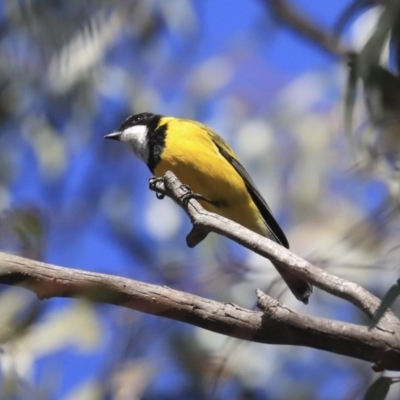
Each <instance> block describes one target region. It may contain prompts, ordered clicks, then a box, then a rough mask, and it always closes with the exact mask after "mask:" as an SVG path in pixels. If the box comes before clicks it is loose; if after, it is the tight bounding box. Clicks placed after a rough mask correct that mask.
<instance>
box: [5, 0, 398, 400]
mask: <svg viewBox="0 0 400 400" xmlns="http://www.w3.org/2000/svg"><path fill="white" fill-rule="evenodd" d="M272 3H274V1H272V2H271V4H272ZM350 3H351V2H350V1H349V0H336V1H330V2H328V1H323V2H316V1H313V0H293V1H292V2H291V3H290V4H289V5H290V7H291V9H293V10H294V11H295V12H297V13H300V14H302V15H304V16H305V17H306V18H308V19H309V20H310V21H311V22H313V23H314V22H315V23H316V24H317V25H318V26H319V27H321V29H323V30H325V31H326V32H329V33H330V34H332V32H333V31H334V30H335V27H336V28H338V29H336V31H338V32H337V35H339V36H340V39H338V40H340V41H342V42H343V43H346V46H348V47H349V48H352V49H362V48H363V46H364V45H365V43H367V41H368V37H369V36H368V35H370V34H371V32H373V29H374V28H375V27H376V24H377V21H378V18H379V15H380V14H379V13H380V10H381V9H379V8H375V7H372V8H365V9H364V8H362V7H359V8H357V7H356V8H355V12H353V13H352V12H350V11H351V10H350V11H349V12H348V15H347V17H349V18H347V17H346V15H345V16H344V17H343V13H345V11H346V9H347V7H348V6H349V5H350ZM354 3H360V2H354ZM361 3H363V2H361ZM365 3H374V2H365ZM377 3H384V2H378V1H377ZM275 11H276V10H274V9H273V8H271V7H270V4H269V2H268V1H256V0H234V1H213V0H202V1H186V0H168V1H165V0H154V1H150V0H136V1H135V0H124V1H122V0H121V1H114V2H107V1H100V0H92V1H86V2H80V1H72V0H71V1H61V0H58V1H54V0H53V1H46V0H41V1H32V0H24V1H15V0H3V1H2V2H1V4H0V126H1V129H0V227H1V229H0V249H1V250H2V251H5V252H9V253H14V254H19V255H22V256H25V257H30V258H34V259H38V260H43V261H46V262H49V263H54V264H58V265H61V266H66V267H73V268H78V269H83V270H89V271H96V272H103V273H108V274H115V275H121V276H125V277H129V278H133V279H138V280H142V281H145V282H151V283H155V284H161V285H168V286H170V287H173V288H176V289H179V290H183V291H187V292H190V293H194V294H198V295H201V296H205V297H209V298H211V299H215V300H219V301H223V302H234V303H236V304H239V305H240V306H243V307H249V308H251V307H254V303H255V294H254V290H255V289H256V288H260V289H262V290H264V291H267V292H268V293H270V294H271V296H274V297H276V298H279V299H281V300H282V301H284V302H286V303H287V304H289V305H290V306H292V307H295V308H296V309H298V310H301V311H303V312H306V313H309V314H311V315H318V316H323V317H326V318H335V319H339V320H342V321H350V322H354V323H365V324H366V323H367V320H366V319H365V318H364V316H363V315H361V313H360V312H359V311H357V310H356V309H355V308H354V307H352V306H351V305H349V304H347V303H346V302H344V301H341V300H339V299H337V298H334V297H332V296H330V295H328V294H326V293H322V292H320V291H319V290H318V289H316V290H315V293H314V294H313V296H312V298H311V301H310V304H309V305H308V306H303V305H302V304H300V303H299V302H297V301H296V300H295V299H294V298H293V296H292V295H291V294H290V293H288V292H287V290H285V286H284V285H283V283H282V282H281V281H280V280H279V279H277V274H276V272H275V270H274V269H273V268H272V266H271V264H270V263H269V261H267V260H265V259H261V258H260V257H258V256H256V255H254V254H252V253H251V252H248V251H246V250H244V249H242V248H240V247H239V246H237V245H235V244H233V243H231V242H229V241H227V240H225V239H223V238H220V237H218V236H216V235H210V236H209V237H208V238H207V240H205V241H204V242H203V243H201V244H200V245H199V246H198V247H197V248H196V249H188V248H187V247H186V244H185V235H186V234H187V233H188V232H189V230H190V224H189V222H188V220H187V217H186V216H185V214H184V213H183V212H182V211H181V210H180V209H179V208H178V207H177V206H176V205H174V204H173V202H172V201H170V200H169V199H165V200H163V201H159V200H158V199H157V198H156V196H155V194H154V193H153V192H150V191H149V190H148V185H147V182H148V178H149V177H150V172H149V171H148V169H147V167H146V166H145V165H143V164H141V163H140V162H139V161H138V160H136V159H135V158H134V156H133V155H131V154H130V153H129V152H128V151H127V150H126V149H125V148H124V146H122V145H121V144H119V143H117V142H111V141H105V140H103V136H104V135H105V134H107V133H110V132H112V131H113V130H114V129H116V128H117V127H118V126H119V124H120V123H121V121H122V120H123V119H125V118H126V117H127V116H128V115H129V114H131V113H138V112H143V111H151V112H155V113H161V114H166V115H173V116H177V117H183V118H191V119H196V120H199V121H201V122H203V123H205V124H207V125H209V126H211V127H212V128H213V129H214V130H215V131H217V132H218V133H219V134H220V135H221V136H223V137H224V138H225V139H226V140H227V141H228V142H229V144H230V145H231V146H232V147H233V149H234V150H235V151H236V152H237V154H238V155H239V158H240V159H241V161H242V163H243V164H244V165H245V166H246V168H247V169H248V170H249V172H250V174H251V175H252V176H253V178H254V180H255V182H256V183H257V185H258V187H259V188H260V190H261V192H262V193H263V195H264V196H265V198H266V200H267V202H268V203H269V205H270V207H271V208H272V210H273V213H274V215H275V216H276V218H277V219H278V221H279V222H280V224H281V225H282V227H283V228H284V231H285V232H286V234H287V237H288V239H289V242H290V244H291V249H292V250H293V251H294V252H295V253H297V254H299V255H300V256H302V257H306V258H307V259H308V260H310V261H312V262H314V263H315V264H316V265H319V266H321V267H322V268H325V269H327V270H329V271H330V272H332V273H334V274H337V275H339V276H341V277H343V278H346V279H349V280H353V281H355V282H357V283H359V284H361V285H363V286H365V287H367V288H368V289H369V290H371V291H372V292H373V293H375V294H377V295H379V296H382V295H383V294H384V293H385V292H386V291H387V289H388V288H389V287H390V285H391V284H392V283H393V282H394V281H395V280H396V279H397V278H398V272H397V270H396V268H397V265H396V263H397V261H398V258H399V248H398V235H399V229H400V224H399V220H398V214H397V211H396V201H395V200H396V198H398V190H399V189H398V179H397V178H398V168H397V164H396V161H397V159H396V156H397V152H396V149H397V148H398V147H396V145H398V144H397V140H396V136H394V139H393V138H392V142H390V143H389V144H388V141H386V142H385V141H384V140H382V141H381V142H379V139H381V138H382V136H379V134H378V133H377V131H378V127H377V126H375V128H374V127H373V128H374V129H371V125H372V124H370V123H369V122H368V121H369V120H370V115H369V114H368V112H367V108H366V107H365V106H364V98H365V93H367V85H366V90H365V93H363V92H362V91H360V92H359V93H358V95H357V96H356V97H352V92H351V90H350V93H349V90H347V93H348V96H347V99H348V101H347V106H346V110H348V111H349V110H350V111H352V118H351V119H352V130H351V132H350V134H349V132H348V134H347V135H346V133H345V124H344V120H345V117H344V115H345V113H344V104H343V99H344V97H345V92H346V88H347V89H349V85H351V84H352V83H355V81H354V79H353V80H352V79H348V78H347V75H348V68H349V67H348V66H347V65H346V61H345V60H344V59H340V57H337V55H336V56H335V55H334V54H332V53H329V51H324V50H323V49H322V47H321V46H319V45H318V44H316V43H313V42H312V41H310V40H307V39H305V38H304V37H302V35H300V34H299V32H297V31H296V30H293V29H291V28H290V27H289V26H288V25H286V24H281V23H279V21H278V20H277V19H276V18H275ZM353 11H354V10H353ZM345 14H346V13H345ZM350 16H351V18H350ZM341 18H342V22H345V23H343V24H341V23H340V20H341ZM338 21H339V22H338ZM338 24H339V25H340V26H339V25H338ZM339 31H340V32H339ZM332 36H333V37H334V35H333V34H332ZM382 58H385V56H384V55H383V56H382ZM350 69H351V66H350ZM350 75H351V74H350ZM362 78H365V76H362ZM361 81H362V79H361ZM364 83H365V80H364ZM353 87H354V85H353ZM350 89H351V88H350ZM374 93H375V92H374ZM367 94H368V93H367ZM349 99H350V100H349ZM352 99H353V100H354V101H353V102H352ZM372 103H373V102H372ZM373 104H375V103H373ZM348 114H349V113H348ZM380 128H382V126H380ZM378 145H380V146H382V148H383V150H382V151H376V149H377V148H378V147H377V146H378ZM385 146H386V147H385ZM385 149H386V150H388V149H389V150H390V151H389V150H388V151H385ZM0 315H1V316H2V318H1V320H2V322H1V327H0V338H1V340H2V343H3V344H2V353H1V355H0V369H1V374H0V378H1V379H0V398H2V399H8V398H9V399H63V400H69V399H74V400H75V399H84V400H86V399H89V400H91V399H117V400H125V399H208V398H213V399H274V400H275V399H277V400H279V399H282V400H283V399H295V400H296V399H299V400H300V399H324V400H329V399H332V400H340V399H343V400H345V399H346V400H347V399H349V400H350V399H357V398H361V397H360V396H362V394H363V393H364V392H365V390H366V388H367V387H368V385H369V384H370V382H371V381H373V380H374V379H375V378H376V376H374V374H373V373H372V371H371V369H370V365H368V364H367V363H365V362H361V361H357V360H352V359H349V358H346V357H342V356H336V355H332V354H328V353H324V352H320V351H316V350H310V349H306V348H294V347H288V346H269V345H260V344H254V343H247V342H243V341H236V340H233V339H229V338H226V337H224V336H221V335H218V334H214V333H211V332H208V331H205V330H202V329H198V328H195V327H192V326H188V325H184V324H182V323H178V322H175V321H170V320H167V319H161V318H157V317H154V316H148V315H145V314H142V313H139V312H134V311H132V310H126V309H123V308H120V307H113V306H108V305H91V304H88V303H86V302H84V301H79V300H65V299H51V300H48V301H45V302H39V301H38V300H36V299H35V297H34V296H33V295H32V294H31V293H29V292H27V291H25V290H23V289H15V288H12V289H10V288H9V287H2V289H1V292H0ZM390 394H391V396H392V398H393V399H395V398H398V396H399V392H398V388H397V387H395V386H393V388H392V389H391V392H390Z"/></svg>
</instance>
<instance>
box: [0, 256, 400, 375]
mask: <svg viewBox="0 0 400 400" xmlns="http://www.w3.org/2000/svg"><path fill="white" fill-rule="evenodd" d="M0 283H4V284H9V285H18V286H21V287H25V288H27V289H29V290H32V291H33V292H35V293H36V294H37V295H38V297H39V298H41V299H44V298H51V297H86V298H89V299H91V300H93V301H97V302H103V303H109V304H115V305H120V306H123V307H127V308H131V309H134V310H138V311H143V312H145V313H148V314H153V315H158V316H162V317H167V318H171V319H174V320H178V321H182V322H186V323H189V324H192V325H196V326H199V327H202V328H204V329H208V330H211V331H214V332H218V333H221V334H224V335H228V336H232V337H236V338H239V339H244V340H250V341H254V342H259V343H273V344H290V345H298V346H307V347H312V348H316V349H321V350H326V351H330V352H333V353H337V354H343V355H347V356H350V357H354V358H358V359H361V360H365V361H369V362H373V363H375V365H376V368H378V369H383V368H386V369H392V370H400V339H399V336H398V334H397V333H394V332H388V331H382V330H379V329H374V330H372V331H368V329H367V328H366V327H362V326H357V325H353V324H348V323H342V322H337V321H331V320H327V319H322V318H316V317H310V316H307V315H305V314H301V313H298V312H296V311H294V310H292V309H290V308H288V307H286V306H283V305H282V304H281V303H279V302H278V301H276V300H273V299H271V298H270V297H268V296H267V295H265V294H263V293H262V292H260V291H258V292H257V295H258V304H259V306H260V308H262V309H263V311H264V312H256V311H251V310H246V309H244V308H242V307H239V306H236V305H234V304H224V303H219V302H216V301H212V300H207V299H204V298H201V297H198V296H194V295H191V294H187V293H183V292H179V291H177V290H173V289H170V288H168V287H165V286H156V285H151V284H147V283H142V282H138V281H134V280H131V279H127V278H120V277H115V276H110V275H105V274H97V273H92V272H86V271H80V270H74V269H69V268H62V267H57V266H55V265H50V264H45V263H42V262H38V261H33V260H28V259H26V258H22V257H17V256H12V255H7V254H4V253H0Z"/></svg>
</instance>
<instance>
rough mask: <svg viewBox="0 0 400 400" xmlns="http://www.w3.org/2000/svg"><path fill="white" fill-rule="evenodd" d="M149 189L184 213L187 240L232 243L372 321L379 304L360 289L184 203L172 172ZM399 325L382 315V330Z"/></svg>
mask: <svg viewBox="0 0 400 400" xmlns="http://www.w3.org/2000/svg"><path fill="white" fill-rule="evenodd" d="M150 189H151V190H153V191H156V192H158V193H161V194H163V195H165V196H168V197H171V198H172V199H174V200H175V201H176V202H177V203H178V204H179V205H180V206H181V207H182V208H183V209H184V210H185V212H186V213H187V214H188V216H189V218H190V220H191V222H192V224H193V229H192V231H191V233H190V236H193V235H194V233H193V231H194V230H196V229H199V230H200V231H201V233H202V235H204V232H215V233H218V234H220V235H223V236H225V237H227V238H229V239H232V240H234V241H235V242H237V243H239V244H241V245H242V246H244V247H247V248H248V249H250V250H252V251H254V252H256V253H258V254H260V255H261V256H263V257H266V258H268V259H270V260H271V261H276V262H278V263H279V265H282V266H283V267H284V268H286V269H288V270H289V271H290V272H292V273H293V274H296V275H298V276H299V277H301V278H303V279H305V280H307V281H308V282H310V283H311V284H313V285H314V286H316V287H318V288H320V289H321V290H324V291H325V292H328V293H330V294H332V295H334V296H336V297H340V298H342V299H344V300H347V301H349V302H351V303H352V304H354V305H355V306H356V307H357V308H359V309H360V310H362V311H363V312H365V313H366V314H367V315H368V316H369V317H372V316H373V315H374V313H375V311H376V310H377V308H378V307H379V304H380V300H379V299H378V298H377V297H375V296H374V295H373V294H371V293H370V292H368V291H367V290H366V289H364V288H363V287H361V286H360V285H357V284H356V283H353V282H349V281H347V280H345V279H342V278H339V277H337V276H335V275H332V274H330V273H328V272H327V271H324V270H323V269H321V268H319V267H317V266H315V265H312V264H311V263H309V262H308V261H306V260H303V259H302V258H300V257H299V256H297V255H296V254H294V253H292V252H291V251H289V250H288V249H286V248H284V247H283V246H281V245H279V244H278V243H276V242H273V241H272V240H270V239H268V238H265V237H263V236H261V235H258V234H257V233H255V232H253V231H250V230H249V229H247V228H245V227H243V226H241V225H239V224H237V223H235V222H233V221H231V220H228V219H226V218H224V217H221V216H220V215H217V214H214V213H211V212H207V211H206V210H204V208H203V207H202V206H201V205H200V203H199V202H198V201H197V200H195V199H190V200H189V201H184V199H187V198H188V191H189V189H188V188H187V186H185V185H182V184H181V182H180V181H179V180H178V178H177V177H176V176H175V175H174V174H173V173H172V172H170V171H168V172H167V173H166V174H165V176H164V179H163V180H162V179H153V178H152V179H151V180H150ZM200 237H201V236H200ZM196 244H197V243H196ZM398 322H399V321H398V319H397V318H396V317H395V316H394V315H393V314H392V313H391V312H390V311H389V312H387V313H386V314H385V317H384V319H383V320H382V323H381V326H385V323H388V324H389V325H390V324H397V323H398Z"/></svg>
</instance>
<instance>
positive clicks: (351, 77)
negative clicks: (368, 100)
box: [344, 55, 359, 137]
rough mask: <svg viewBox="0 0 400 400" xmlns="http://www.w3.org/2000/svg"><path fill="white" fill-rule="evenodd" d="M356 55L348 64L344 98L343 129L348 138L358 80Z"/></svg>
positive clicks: (352, 56)
mask: <svg viewBox="0 0 400 400" xmlns="http://www.w3.org/2000/svg"><path fill="white" fill-rule="evenodd" d="M357 64H358V60H357V57H356V55H351V56H350V57H349V62H348V75H347V85H346V94H345V98H344V129H345V133H346V135H347V136H348V137H350V135H351V134H352V133H353V127H352V123H353V110H354V103H355V101H356V90H357V81H358V78H359V75H358V69H357Z"/></svg>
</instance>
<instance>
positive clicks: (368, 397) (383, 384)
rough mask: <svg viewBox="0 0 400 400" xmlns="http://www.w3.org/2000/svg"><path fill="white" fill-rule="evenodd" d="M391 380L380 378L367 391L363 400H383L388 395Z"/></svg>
mask: <svg viewBox="0 0 400 400" xmlns="http://www.w3.org/2000/svg"><path fill="white" fill-rule="evenodd" d="M392 383H393V379H392V378H388V377H386V376H381V377H380V378H378V379H377V380H376V381H375V382H374V383H373V384H372V385H371V386H370V387H369V388H368V390H367V393H366V394H365V397H364V400H384V399H386V395H387V394H388V393H389V389H390V385H391V384H392Z"/></svg>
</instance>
